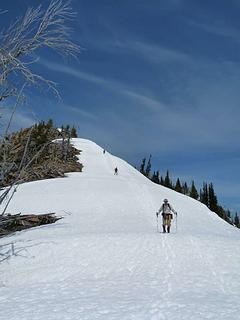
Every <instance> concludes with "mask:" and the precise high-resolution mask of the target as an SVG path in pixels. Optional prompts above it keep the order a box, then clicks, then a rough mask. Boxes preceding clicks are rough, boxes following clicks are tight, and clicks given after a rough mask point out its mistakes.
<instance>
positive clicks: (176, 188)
mask: <svg viewBox="0 0 240 320" xmlns="http://www.w3.org/2000/svg"><path fill="white" fill-rule="evenodd" d="M175 191H177V192H180V193H182V192H183V189H182V185H181V182H180V180H179V178H177V182H176V185H175Z"/></svg>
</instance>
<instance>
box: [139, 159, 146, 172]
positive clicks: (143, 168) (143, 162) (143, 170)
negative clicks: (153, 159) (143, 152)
mask: <svg viewBox="0 0 240 320" xmlns="http://www.w3.org/2000/svg"><path fill="white" fill-rule="evenodd" d="M145 164H146V158H143V159H142V163H141V166H140V172H141V173H142V174H144V175H145Z"/></svg>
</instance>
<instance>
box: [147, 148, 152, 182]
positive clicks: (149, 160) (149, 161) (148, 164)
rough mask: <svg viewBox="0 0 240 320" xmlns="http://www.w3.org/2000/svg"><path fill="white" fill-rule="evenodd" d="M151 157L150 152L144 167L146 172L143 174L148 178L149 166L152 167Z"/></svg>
mask: <svg viewBox="0 0 240 320" xmlns="http://www.w3.org/2000/svg"><path fill="white" fill-rule="evenodd" d="M151 158H152V155H151V154H150V156H149V159H148V163H147V167H146V172H145V175H146V177H148V178H149V177H150V173H151V168H152V164H151Z"/></svg>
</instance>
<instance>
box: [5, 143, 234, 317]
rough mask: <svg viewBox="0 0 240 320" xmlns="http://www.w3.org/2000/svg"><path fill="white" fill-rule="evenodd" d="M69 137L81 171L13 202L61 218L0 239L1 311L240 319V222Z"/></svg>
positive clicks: (34, 187) (25, 190)
mask: <svg viewBox="0 0 240 320" xmlns="http://www.w3.org/2000/svg"><path fill="white" fill-rule="evenodd" d="M73 142H74V144H75V145H76V147H77V148H79V149H80V150H82V152H81V155H80V156H79V158H80V161H81V162H82V163H83V165H84V168H83V172H82V173H72V174H69V175H68V177H67V178H59V179H51V180H44V181H38V182H32V183H26V184H23V185H22V186H20V188H19V189H18V192H17V193H16V195H15V197H14V200H13V201H12V204H11V206H10V208H9V210H8V211H10V212H15V213H18V212H23V213H27V212H31V213H34V212H35V213H42V212H57V213H58V214H59V215H62V216H64V219H62V220H60V221H58V222H57V223H56V224H53V225H47V226H41V227H38V228H34V229H31V230H27V231H23V232H19V233H17V234H15V235H12V236H10V237H6V238H2V239H0V243H1V245H4V244H7V245H6V246H4V247H1V251H0V253H1V256H0V259H2V258H3V257H6V256H7V252H8V251H9V258H8V259H7V260H4V261H3V262H1V263H0V275H1V276H0V319H1V320H2V319H3V320H5V319H6V320H30V319H31V320H87V319H88V320H95V319H102V320H114V319H119V320H126V319H129V320H130V319H136V320H142V319H152V320H158V319H166V320H183V319H184V320H190V319H194V320H198V319H204V320H205V319H214V320H221V319H223V320H237V319H240V303H239V299H240V230H238V229H235V228H234V227H232V226H230V225H228V224H227V223H225V222H224V221H222V220H221V219H219V218H218V217H217V215H215V214H214V213H212V212H210V211H209V210H208V209H207V208H206V207H205V206H204V205H202V204H200V203H199V202H197V201H195V200H193V199H191V198H189V197H186V196H183V195H181V194H179V193H176V192H174V191H171V190H169V189H166V188H164V187H161V186H159V185H156V184H153V183H152V182H150V181H149V180H148V179H146V178H145V177H144V176H143V175H141V174H140V173H139V172H138V171H137V170H135V169H134V168H133V167H131V166H130V165H129V164H127V163H126V162H125V161H123V160H121V159H119V158H117V157H114V156H112V155H111V154H109V153H108V152H106V153H105V154H103V149H102V148H101V147H99V146H97V145H96V144H95V143H93V142H91V141H88V140H84V139H74V141H73ZM116 166H117V167H118V169H119V174H118V175H117V176H116V175H114V168H115V167H116ZM164 198H168V199H169V200H170V202H171V204H172V205H173V207H174V209H175V210H176V211H177V212H178V221H177V225H176V220H174V222H173V227H172V233H171V234H162V233H157V221H156V216H155V212H156V211H157V209H158V208H159V206H160V205H161V203H162V200H163V199H164ZM160 225H161V223H160V221H159V231H160V230H161V228H160ZM11 244H13V245H11ZM13 249H14V251H13ZM4 253H5V255H4V256H3V254H4ZM13 254H14V255H13Z"/></svg>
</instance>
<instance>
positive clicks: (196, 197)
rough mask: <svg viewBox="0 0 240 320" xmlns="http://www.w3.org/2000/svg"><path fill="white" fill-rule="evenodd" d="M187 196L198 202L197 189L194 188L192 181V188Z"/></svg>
mask: <svg viewBox="0 0 240 320" xmlns="http://www.w3.org/2000/svg"><path fill="white" fill-rule="evenodd" d="M189 195H190V197H191V198H193V199H196V200H198V197H199V194H198V192H197V189H196V187H195V184H194V181H192V186H191V189H190V194H189Z"/></svg>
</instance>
